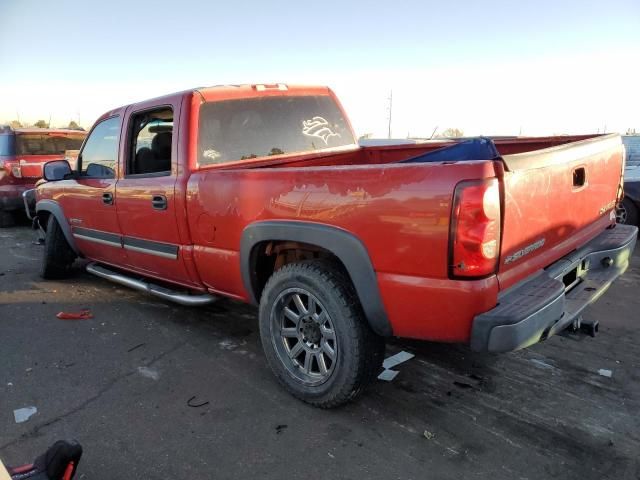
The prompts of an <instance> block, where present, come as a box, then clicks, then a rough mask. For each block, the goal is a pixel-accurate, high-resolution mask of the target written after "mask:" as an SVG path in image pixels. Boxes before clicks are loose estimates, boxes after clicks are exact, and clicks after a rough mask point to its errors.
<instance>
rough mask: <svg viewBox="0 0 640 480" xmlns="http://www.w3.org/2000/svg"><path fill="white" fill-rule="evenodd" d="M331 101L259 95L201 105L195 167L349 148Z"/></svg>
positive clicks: (350, 142)
mask: <svg viewBox="0 0 640 480" xmlns="http://www.w3.org/2000/svg"><path fill="white" fill-rule="evenodd" d="M353 144H355V140H354V138H353V134H352V133H351V130H350V128H349V126H348V124H347V122H346V120H345V119H344V117H343V115H342V112H341V111H340V109H339V108H338V106H337V105H336V103H335V101H334V100H333V98H332V97H330V96H327V95H318V96H300V97H293V96H291V97H289V96H282V97H263V98H249V99H241V100H226V101H221V102H209V103H205V104H204V105H202V106H201V107H200V122H199V135H198V163H199V165H210V164H217V163H225V162H232V161H235V160H246V159H251V158H256V157H263V156H268V155H281V154H283V153H294V152H309V151H314V150H322V149H326V148H332V147H340V146H345V145H353Z"/></svg>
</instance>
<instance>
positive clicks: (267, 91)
mask: <svg viewBox="0 0 640 480" xmlns="http://www.w3.org/2000/svg"><path fill="white" fill-rule="evenodd" d="M330 93H331V90H330V89H329V87H326V86H319V85H288V84H286V83H272V84H267V83H252V84H249V83H247V84H242V85H215V86H212V87H197V88H191V89H189V90H183V91H180V92H175V93H170V94H168V95H162V96H160V97H155V98H149V99H145V100H142V101H139V102H134V103H130V104H128V105H122V106H120V107H118V108H113V109H111V110H109V111H108V112H105V113H104V114H102V115H101V116H100V117H99V118H98V119H97V120H96V123H97V122H99V121H102V120H104V119H106V118H109V117H113V116H115V115H118V114H122V113H123V112H124V110H125V109H126V108H127V107H129V106H138V105H142V104H149V103H160V102H161V101H162V100H167V99H171V98H176V97H184V96H191V95H199V96H200V97H201V98H202V100H203V101H205V102H211V101H223V100H233V99H239V98H254V97H265V96H278V95H280V96H296V95H297V96H300V95H329V94H330Z"/></svg>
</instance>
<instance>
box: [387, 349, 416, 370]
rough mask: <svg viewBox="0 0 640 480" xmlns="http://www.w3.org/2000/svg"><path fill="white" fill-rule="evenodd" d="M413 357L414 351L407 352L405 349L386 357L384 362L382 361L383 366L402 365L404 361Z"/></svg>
mask: <svg viewBox="0 0 640 480" xmlns="http://www.w3.org/2000/svg"><path fill="white" fill-rule="evenodd" d="M413 357H415V355H414V354H413V353H409V352H405V351H404V350H403V351H402V352H399V353H396V354H395V355H391V356H390V357H389V358H385V359H384V362H382V368H393V367H395V366H396V365H400V364H401V363H402V362H406V361H407V360H411V359H412V358H413Z"/></svg>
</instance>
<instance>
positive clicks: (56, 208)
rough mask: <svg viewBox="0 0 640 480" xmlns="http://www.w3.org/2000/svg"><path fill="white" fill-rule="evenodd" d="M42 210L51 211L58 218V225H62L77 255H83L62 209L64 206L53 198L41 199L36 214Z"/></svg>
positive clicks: (63, 231)
mask: <svg viewBox="0 0 640 480" xmlns="http://www.w3.org/2000/svg"><path fill="white" fill-rule="evenodd" d="M40 212H49V213H50V214H51V215H53V216H54V217H55V218H56V220H57V221H58V225H60V229H61V230H62V233H63V234H64V238H65V239H66V240H67V243H68V244H69V246H70V247H71V249H72V250H73V251H74V252H75V253H76V255H78V256H82V254H81V253H80V251H79V250H78V247H77V246H76V242H75V240H74V238H73V234H72V233H71V227H70V226H69V223H68V222H67V218H66V217H65V216H64V212H63V211H62V207H61V206H60V204H59V203H58V202H55V201H53V200H39V201H38V202H37V203H36V215H37V214H38V213H40Z"/></svg>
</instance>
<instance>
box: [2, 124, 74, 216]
mask: <svg viewBox="0 0 640 480" xmlns="http://www.w3.org/2000/svg"><path fill="white" fill-rule="evenodd" d="M85 136H86V133H85V132H81V131H77V130H67V129H52V128H18V129H13V128H11V127H10V126H3V125H0V227H4V226H10V225H12V224H13V223H14V215H15V213H16V212H21V211H22V209H23V199H22V194H23V193H24V192H25V191H27V190H30V189H33V188H34V186H35V183H36V182H37V181H38V180H39V179H40V178H41V177H42V166H43V165H44V164H45V163H46V162H49V161H51V160H55V159H61V158H64V155H65V151H67V150H74V149H78V148H80V145H82V141H83V140H84V137H85Z"/></svg>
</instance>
